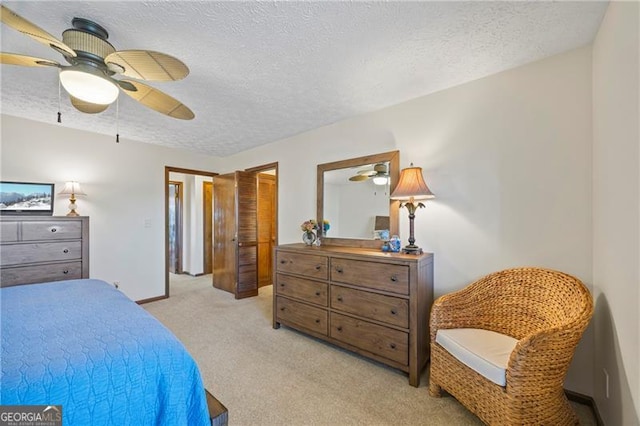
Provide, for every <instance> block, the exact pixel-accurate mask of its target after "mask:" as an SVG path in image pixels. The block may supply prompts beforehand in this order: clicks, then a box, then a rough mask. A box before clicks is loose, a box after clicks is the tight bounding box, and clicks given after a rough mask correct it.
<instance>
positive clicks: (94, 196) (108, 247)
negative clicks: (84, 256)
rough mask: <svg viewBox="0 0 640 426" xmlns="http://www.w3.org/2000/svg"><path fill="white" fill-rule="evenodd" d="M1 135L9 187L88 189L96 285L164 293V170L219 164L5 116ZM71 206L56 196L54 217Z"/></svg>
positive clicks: (142, 294) (135, 294)
mask: <svg viewBox="0 0 640 426" xmlns="http://www.w3.org/2000/svg"><path fill="white" fill-rule="evenodd" d="M1 136H2V139H1V145H0V154H1V157H2V158H1V160H0V178H1V179H2V180H14V181H28V182H54V183H55V184H56V191H60V190H61V189H62V185H63V184H64V182H65V181H68V180H77V181H78V182H80V183H81V184H82V188H83V189H84V191H85V192H86V193H87V196H86V197H78V202H77V203H78V211H79V213H80V214H81V215H86V216H89V217H90V222H91V224H90V230H91V235H90V269H91V270H90V275H91V277H92V278H100V279H104V280H106V281H108V282H113V281H120V289H121V290H122V291H123V292H124V293H125V294H127V296H129V297H130V298H132V299H134V300H141V299H146V298H151V297H156V296H160V295H163V294H164V271H165V263H164V247H165V236H164V235H165V234H164V167H165V166H174V167H184V168H191V169H196V170H204V171H216V161H218V160H216V159H215V158H212V157H208V156H205V155H201V154H195V153H189V152H186V151H181V150H174V149H168V148H162V147H159V146H157V145H152V144H144V143H138V142H131V141H127V140H125V139H124V138H122V137H121V139H120V140H121V142H120V143H119V144H117V143H115V141H114V138H113V137H110V136H104V135H97V134H94V133H90V132H83V131H78V130H73V129H69V128H66V127H64V126H61V125H58V124H55V123H53V124H43V123H37V122H34V121H30V120H24V119H20V118H15V117H10V116H6V115H2V129H1ZM68 204H69V201H68V200H67V199H64V198H62V197H56V201H55V211H54V215H65V214H66V213H67V211H68V209H67V205H68ZM147 219H148V220H149V225H150V226H149V227H148V228H146V227H145V220H147Z"/></svg>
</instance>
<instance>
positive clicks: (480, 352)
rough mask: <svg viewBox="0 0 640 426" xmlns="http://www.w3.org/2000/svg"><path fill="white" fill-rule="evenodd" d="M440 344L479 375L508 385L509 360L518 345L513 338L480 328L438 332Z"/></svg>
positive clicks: (437, 340)
mask: <svg viewBox="0 0 640 426" xmlns="http://www.w3.org/2000/svg"><path fill="white" fill-rule="evenodd" d="M436 342H437V343H438V344H439V345H440V346H442V347H443V348H445V349H446V350H447V351H448V352H449V353H450V354H451V355H453V356H454V357H455V358H457V359H458V360H459V361H460V362H462V363H463V364H464V365H466V366H467V367H469V368H471V369H473V370H474V371H476V372H477V373H478V374H481V375H483V376H484V377H486V378H487V379H489V380H491V381H492V382H493V383H495V384H497V385H500V386H505V385H506V383H507V376H506V371H507V364H508V362H509V356H510V355H511V352H513V349H514V348H515V347H516V343H518V341H517V340H516V339H514V338H513V337H511V336H506V335H504V334H500V333H496V332H494V331H489V330H480V329H477V328H452V329H440V330H438V331H437V333H436Z"/></svg>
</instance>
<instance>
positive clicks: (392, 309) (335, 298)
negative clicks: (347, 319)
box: [331, 285, 409, 328]
mask: <svg viewBox="0 0 640 426" xmlns="http://www.w3.org/2000/svg"><path fill="white" fill-rule="evenodd" d="M331 308H333V309H338V310H341V311H343V312H348V313H351V314H355V315H358V316H361V317H365V318H369V319H373V320H376V321H382V322H386V323H388V324H392V325H397V326H398V327H404V328H409V301H408V300H407V299H400V298H399V297H392V296H385V295H382V294H376V293H369V292H366V291H361V290H355V289H352V288H346V287H341V286H337V285H332V286H331Z"/></svg>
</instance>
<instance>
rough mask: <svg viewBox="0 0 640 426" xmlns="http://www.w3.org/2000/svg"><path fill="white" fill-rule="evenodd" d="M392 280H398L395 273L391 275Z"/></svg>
mask: <svg viewBox="0 0 640 426" xmlns="http://www.w3.org/2000/svg"><path fill="white" fill-rule="evenodd" d="M391 281H393V282H394V283H395V282H396V281H398V277H396V276H395V275H391Z"/></svg>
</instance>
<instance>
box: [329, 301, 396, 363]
mask: <svg viewBox="0 0 640 426" xmlns="http://www.w3.org/2000/svg"><path fill="white" fill-rule="evenodd" d="M329 335H330V337H332V338H334V339H336V340H339V341H341V342H344V343H347V344H349V345H352V346H355V347H357V348H360V349H363V350H365V351H367V352H370V353H372V354H375V355H378V356H381V357H384V358H387V359H390V360H392V361H395V362H397V363H399V364H402V365H408V364H409V335H408V334H407V333H405V332H402V331H398V330H393V329H391V328H387V327H383V326H381V325H376V324H372V323H370V322H367V321H364V320H359V319H355V318H351V317H348V316H346V315H340V314H337V313H335V312H332V313H331V329H330V331H329Z"/></svg>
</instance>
